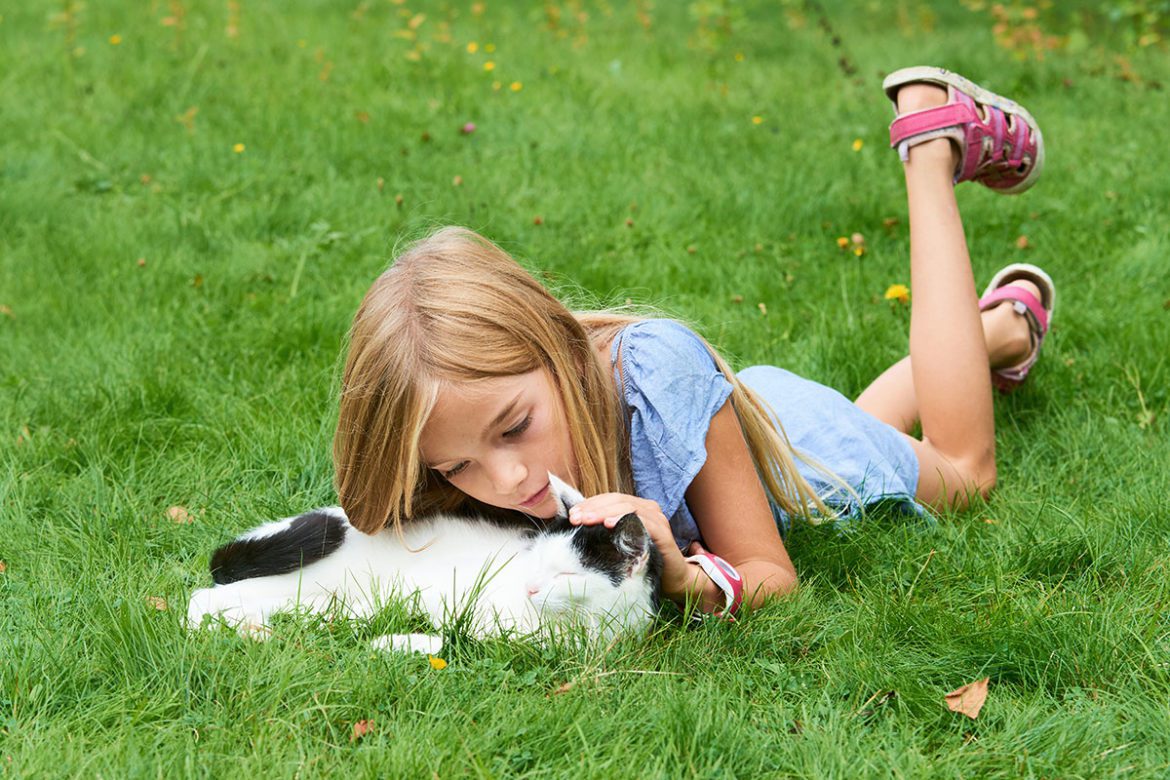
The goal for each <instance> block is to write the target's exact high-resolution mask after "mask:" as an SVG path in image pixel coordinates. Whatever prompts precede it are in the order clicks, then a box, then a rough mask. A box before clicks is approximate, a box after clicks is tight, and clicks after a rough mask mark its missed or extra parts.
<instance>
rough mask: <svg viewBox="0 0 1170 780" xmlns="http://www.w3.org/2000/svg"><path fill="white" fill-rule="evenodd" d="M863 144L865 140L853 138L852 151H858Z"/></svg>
mask: <svg viewBox="0 0 1170 780" xmlns="http://www.w3.org/2000/svg"><path fill="white" fill-rule="evenodd" d="M863 146H865V141H862V140H861V139H860V138H854V139H853V151H855V152H860V151H861V147H863Z"/></svg>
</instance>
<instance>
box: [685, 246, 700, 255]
mask: <svg viewBox="0 0 1170 780" xmlns="http://www.w3.org/2000/svg"><path fill="white" fill-rule="evenodd" d="M698 251H699V248H698V247H697V246H695V245H694V244H690V245H689V246H687V254H688V255H693V254H694V253H695V252H698Z"/></svg>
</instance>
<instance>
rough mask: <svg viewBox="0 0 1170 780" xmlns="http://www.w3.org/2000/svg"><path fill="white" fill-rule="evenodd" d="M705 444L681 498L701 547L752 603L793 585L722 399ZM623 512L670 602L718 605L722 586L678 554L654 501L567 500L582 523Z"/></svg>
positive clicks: (618, 497) (709, 608)
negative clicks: (655, 559)
mask: <svg viewBox="0 0 1170 780" xmlns="http://www.w3.org/2000/svg"><path fill="white" fill-rule="evenodd" d="M706 448H707V460H706V462H705V463H704V464H703V467H702V468H701V469H700V470H699V473H698V475H697V476H696V477H695V478H694V480H692V481H691V484H690V487H689V488H687V492H686V501H687V506H688V507H690V510H691V515H692V516H693V517H694V518H695V522H696V523H698V525H699V530H700V531H701V532H702V534H703V540H704V542H705V543H706V546H707V548H708V549H710V551H711V552H713V553H715V554H717V555H719V556H720V557H722V558H723V559H724V560H726V561H727V562H728V563H730V564H731V565H732V566H734V567H735V568H736V570H737V571H738V572H739V574H740V576H741V577H743V585H744V587H743V593H744V599H745V600H747V601H749V602H750V603H751V604H752V605H753V606H755V605H757V604H759V603H760V602H761V601H762V600H763V599H764V597H765V596H768V595H769V594H772V593H788V592H789V591H791V590H793V589H794V588H795V587H796V571H795V569H793V568H792V561H791V560H789V558H788V551H787V550H785V549H784V542H782V541H781V540H780V532H779V531H778V530H777V528H776V521H775V519H774V518H773V517H772V509H771V507H770V506H769V505H768V499H767V496H766V495H765V493H764V486H763V485H762V484H761V483H760V480H759V477H757V476H756V469H755V466H754V465H753V462H752V457H751V453H750V452H749V451H748V446H747V442H746V441H745V440H744V438H743V431H742V430H741V429H740V427H739V419H738V418H737V417H736V416H735V410H734V409H733V408H732V406H731V403H730V402H725V403H724V404H723V407H722V408H721V409H720V410H719V411H718V412H716V413H715V416H714V417H712V418H711V425H710V427H709V428H708V430H707V438H706ZM631 512H633V513H636V514H637V515H638V517H639V518H640V519H641V520H642V523H643V525H645V527H646V531H647V533H649V534H650V537H651V539H653V540H654V543H655V545H656V546H657V547H658V550H659V551H660V552H661V553H662V559H663V568H662V589H663V593H664V595H665V596H667V598H670V599H672V600H674V601H678V602H684V601H686V599H687V597H688V596H690V597H691V598H692V599H696V600H697V601H698V603H699V605H700V608H701V609H702V610H703V611H705V612H713V611H715V610H718V609H722V608H723V605H724V596H723V592H722V591H721V590H719V588H718V586H716V585H715V583H714V582H712V581H711V578H710V577H708V576H707V574H706V573H705V572H704V571H703V570H702V569H701V568H699V566H698V565H697V564H694V563H689V562H687V561H686V560H685V559H684V558H683V555H682V553H681V552H680V551H679V549H678V547H677V546H675V543H674V536H673V534H672V533H671V530H670V522H669V521H668V520H667V519H666V516H665V515H663V513H662V509H661V508H660V507H659V506H658V504H657V503H656V502H654V501H651V500H648V499H643V498H638V497H637V496H628V495H624V494H622V493H603V494H601V495H598V496H590V497H589V498H587V499H585V500H584V501H582V502H581V503H580V504H578V505H577V506H575V507H573V509H572V510H570V512H569V519H570V521H571V522H573V523H582V524H586V525H592V524H596V523H602V522H604V523H605V524H606V525H607V526H609V527H611V528H612V527H613V526H614V525H615V524H616V523H617V521H618V520H619V519H621V517H623V516H624V515H626V514H629V513H631Z"/></svg>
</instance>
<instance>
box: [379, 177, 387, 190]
mask: <svg viewBox="0 0 1170 780" xmlns="http://www.w3.org/2000/svg"><path fill="white" fill-rule="evenodd" d="M377 184H378V192H381V191H382V190H383V189H384V188H385V187H386V180H385V179H383V178H382V177H381V176H379V177H378V182H377Z"/></svg>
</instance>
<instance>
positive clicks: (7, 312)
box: [0, 301, 1170, 320]
mask: <svg viewBox="0 0 1170 780" xmlns="http://www.w3.org/2000/svg"><path fill="white" fill-rule="evenodd" d="M1167 303H1170V301H1167ZM0 314H3V315H4V316H5V317H7V318H8V319H10V320H14V319H16V315H15V314H13V313H12V309H10V308H8V307H7V306H5V305H4V304H2V303H0Z"/></svg>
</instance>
